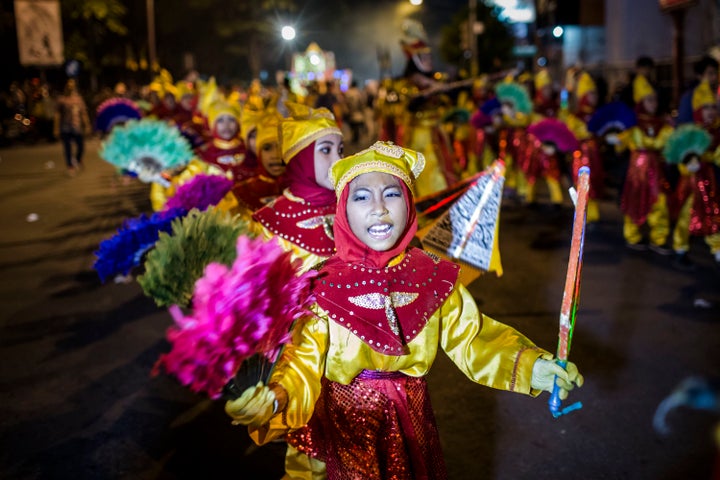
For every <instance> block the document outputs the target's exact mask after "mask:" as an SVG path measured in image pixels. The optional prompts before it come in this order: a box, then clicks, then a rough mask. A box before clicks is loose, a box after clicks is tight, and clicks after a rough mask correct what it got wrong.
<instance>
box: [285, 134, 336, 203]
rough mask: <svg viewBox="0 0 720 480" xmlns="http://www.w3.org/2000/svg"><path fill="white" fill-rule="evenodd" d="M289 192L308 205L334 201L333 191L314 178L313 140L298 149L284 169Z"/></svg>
mask: <svg viewBox="0 0 720 480" xmlns="http://www.w3.org/2000/svg"><path fill="white" fill-rule="evenodd" d="M285 178H286V179H287V182H288V186H289V188H290V192H292V194H293V195H295V196H297V197H300V198H302V199H303V200H305V201H306V202H307V203H309V204H310V205H317V206H323V205H329V204H331V203H333V202H335V191H334V190H329V189H327V188H325V187H323V186H321V185H318V183H317V181H316V180H315V142H312V143H311V144H310V145H308V146H307V147H305V148H303V149H302V150H300V151H299V152H298V153H297V155H295V156H294V157H293V158H292V160H291V161H290V163H289V164H288V166H287V168H286V169H285Z"/></svg>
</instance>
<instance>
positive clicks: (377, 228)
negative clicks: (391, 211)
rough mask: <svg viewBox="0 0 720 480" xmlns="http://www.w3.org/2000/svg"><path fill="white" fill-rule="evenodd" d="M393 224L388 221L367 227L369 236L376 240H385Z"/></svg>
mask: <svg viewBox="0 0 720 480" xmlns="http://www.w3.org/2000/svg"><path fill="white" fill-rule="evenodd" d="M392 229H393V226H392V225H391V224H389V223H381V224H379V225H373V226H372V227H370V228H368V233H369V234H370V236H371V237H372V238H374V239H376V240H385V239H386V238H389V237H390V232H391V231H392Z"/></svg>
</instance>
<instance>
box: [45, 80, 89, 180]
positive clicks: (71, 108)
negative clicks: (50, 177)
mask: <svg viewBox="0 0 720 480" xmlns="http://www.w3.org/2000/svg"><path fill="white" fill-rule="evenodd" d="M90 132H91V126H90V117H89V116H88V110H87V106H86V105H85V100H83V98H82V96H81V95H80V93H79V92H78V88H77V83H76V82H75V80H74V79H72V78H71V79H69V80H68V81H67V83H66V84H65V91H64V92H63V94H62V95H61V96H60V97H59V98H58V101H57V109H56V111H55V125H54V128H53V134H54V135H55V137H58V136H59V137H60V139H61V140H62V143H63V149H64V153H65V164H66V165H67V169H68V175H70V176H71V177H74V176H75V175H76V174H77V172H78V170H80V169H81V168H82V166H83V165H82V158H83V153H84V147H85V143H84V136H85V135H89V134H90ZM73 143H74V144H75V153H74V154H73V151H72V144H73Z"/></svg>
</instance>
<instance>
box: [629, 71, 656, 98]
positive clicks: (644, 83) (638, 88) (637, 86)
mask: <svg viewBox="0 0 720 480" xmlns="http://www.w3.org/2000/svg"><path fill="white" fill-rule="evenodd" d="M648 95H655V90H654V89H653V87H652V85H650V82H648V80H647V78H645V76H644V75H637V76H635V80H633V101H634V102H635V103H640V102H641V101H642V99H643V98H645V97H647V96H648Z"/></svg>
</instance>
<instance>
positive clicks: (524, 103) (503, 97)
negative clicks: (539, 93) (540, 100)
mask: <svg viewBox="0 0 720 480" xmlns="http://www.w3.org/2000/svg"><path fill="white" fill-rule="evenodd" d="M495 94H496V95H497V98H498V99H499V100H500V102H501V103H510V104H512V105H513V106H514V107H515V110H517V111H518V112H520V113H524V114H526V115H529V114H530V113H531V112H532V100H530V94H529V93H528V91H527V88H525V87H524V86H522V85H520V84H519V83H499V84H498V85H496V86H495Z"/></svg>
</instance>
